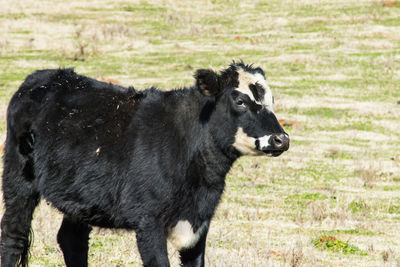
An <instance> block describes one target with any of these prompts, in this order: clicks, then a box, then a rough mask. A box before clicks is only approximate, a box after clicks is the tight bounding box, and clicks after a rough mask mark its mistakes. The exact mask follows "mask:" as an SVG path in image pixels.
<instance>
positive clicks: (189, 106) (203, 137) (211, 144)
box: [176, 89, 239, 185]
mask: <svg viewBox="0 0 400 267" xmlns="http://www.w3.org/2000/svg"><path fill="white" fill-rule="evenodd" d="M180 97H182V99H181V101H180V107H179V108H177V110H176V112H177V113H179V114H176V117H180V118H182V120H180V121H178V122H177V124H182V125H176V127H178V128H181V129H185V132H186V133H185V136H186V138H188V140H187V143H188V144H191V145H192V147H190V148H189V150H190V151H191V152H190V153H189V155H188V156H189V157H188V160H189V162H188V163H189V169H188V172H190V171H191V170H190V168H195V169H197V168H199V172H198V173H201V174H202V175H203V177H199V178H201V179H203V181H204V182H206V183H210V184H216V183H218V184H221V185H224V180H225V176H226V174H227V173H228V172H229V170H230V168H231V166H232V164H233V163H234V161H235V160H236V159H237V158H238V157H239V155H238V154H237V153H235V151H233V148H231V147H229V146H227V145H226V144H224V142H221V140H217V139H218V137H217V136H218V135H220V136H221V135H223V134H224V132H225V131H226V130H227V129H221V127H220V126H221V125H220V122H218V118H217V119H216V118H215V116H212V113H213V112H217V111H216V110H215V109H214V104H213V102H212V100H210V99H207V98H205V97H204V96H202V95H201V94H200V93H199V92H197V91H195V90H194V89H192V90H189V91H188V93H187V94H186V95H185V96H182V95H181V96H180ZM219 139H221V138H219ZM194 165H197V166H194ZM192 175H193V174H192Z"/></svg>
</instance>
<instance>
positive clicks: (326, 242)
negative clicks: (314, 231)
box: [312, 235, 368, 256]
mask: <svg viewBox="0 0 400 267" xmlns="http://www.w3.org/2000/svg"><path fill="white" fill-rule="evenodd" d="M312 243H313V245H314V246H315V247H317V248H319V249H322V250H327V251H331V252H341V253H343V254H357V255H361V256H366V255H368V253H367V252H366V251H364V250H362V249H359V248H358V247H357V246H354V245H351V244H349V242H348V241H342V240H340V239H337V238H336V237H334V236H331V235H322V236H320V237H318V238H315V239H313V240H312Z"/></svg>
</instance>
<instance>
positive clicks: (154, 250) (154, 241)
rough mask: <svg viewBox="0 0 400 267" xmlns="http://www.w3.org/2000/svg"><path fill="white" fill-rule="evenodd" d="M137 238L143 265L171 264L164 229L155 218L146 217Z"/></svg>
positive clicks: (149, 266)
mask: <svg viewBox="0 0 400 267" xmlns="http://www.w3.org/2000/svg"><path fill="white" fill-rule="evenodd" d="M136 240H137V245H138V249H139V253H140V257H141V258H142V261H143V266H145V267H156V266H157V267H158V266H160V267H169V266H170V265H169V260H168V250H167V239H166V236H165V233H164V229H163V228H162V227H160V226H159V224H158V223H157V222H156V221H155V220H150V219H145V220H143V221H142V222H141V223H140V226H139V229H137V230H136Z"/></svg>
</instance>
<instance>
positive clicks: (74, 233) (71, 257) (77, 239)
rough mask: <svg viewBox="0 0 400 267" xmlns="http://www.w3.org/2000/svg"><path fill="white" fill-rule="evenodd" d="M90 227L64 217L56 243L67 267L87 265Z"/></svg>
mask: <svg viewBox="0 0 400 267" xmlns="http://www.w3.org/2000/svg"><path fill="white" fill-rule="evenodd" d="M91 230H92V227H90V226H89V225H87V224H85V223H80V222H76V221H74V220H73V219H70V218H68V217H66V216H64V219H63V222H62V224H61V227H60V230H59V231H58V234H57V241H58V244H59V245H60V248H61V250H62V252H63V254H64V260H65V264H66V265H67V266H74V267H81V266H82V267H83V266H87V264H88V250H89V245H88V243H89V234H90V231H91Z"/></svg>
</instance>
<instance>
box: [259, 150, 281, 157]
mask: <svg viewBox="0 0 400 267" xmlns="http://www.w3.org/2000/svg"><path fill="white" fill-rule="evenodd" d="M263 152H264V153H265V154H266V155H267V156H269V157H278V156H280V155H281V154H282V153H283V152H284V151H283V150H263Z"/></svg>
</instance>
